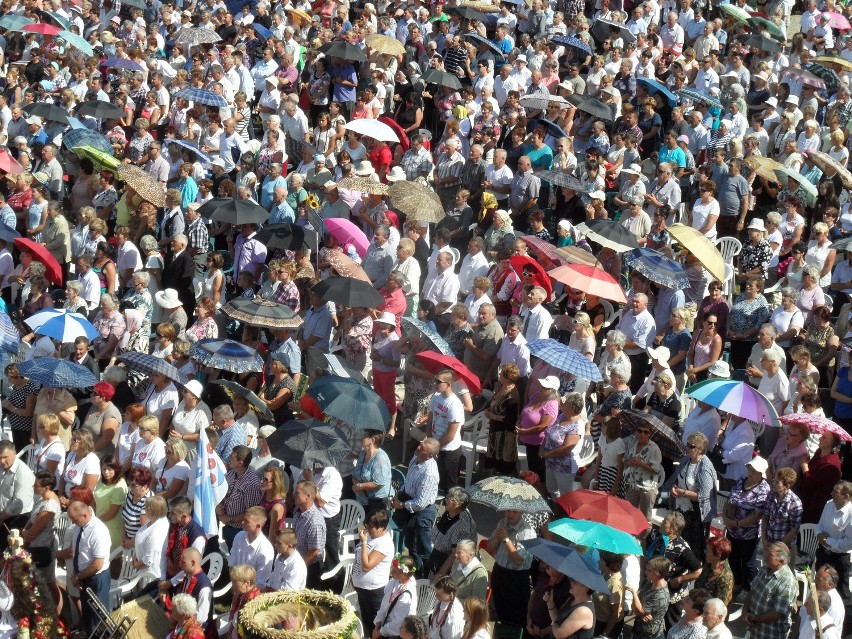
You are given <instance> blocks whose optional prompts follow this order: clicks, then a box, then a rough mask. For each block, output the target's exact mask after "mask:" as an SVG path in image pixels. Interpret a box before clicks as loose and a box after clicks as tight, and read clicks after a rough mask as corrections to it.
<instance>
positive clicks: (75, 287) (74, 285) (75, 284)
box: [65, 280, 83, 295]
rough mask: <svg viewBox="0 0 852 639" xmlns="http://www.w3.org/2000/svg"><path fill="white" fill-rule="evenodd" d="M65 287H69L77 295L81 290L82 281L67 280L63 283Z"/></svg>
mask: <svg viewBox="0 0 852 639" xmlns="http://www.w3.org/2000/svg"><path fill="white" fill-rule="evenodd" d="M65 288H70V289H71V290H72V291H74V292H75V293H76V294H77V295H80V294H81V293H82V292H83V283H82V282H81V281H80V280H68V281H67V282H66V283H65Z"/></svg>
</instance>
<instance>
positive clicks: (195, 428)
mask: <svg viewBox="0 0 852 639" xmlns="http://www.w3.org/2000/svg"><path fill="white" fill-rule="evenodd" d="M203 390H204V387H203V386H202V385H201V382H199V381H198V380H194V379H192V380H190V381H189V382H187V383H186V384H185V385H184V387H183V388H182V389H181V400H180V403H179V404H178V405H177V408H175V412H174V415H173V417H172V423H171V427H170V429H169V438H170V439H177V440H180V441H183V442H190V444H189V445H188V447H189V448H190V449H191V450H193V451H194V450H195V442H197V441H198V434H199V433H200V432H201V430H202V429H204V428H207V427H208V426H210V422H211V419H212V413H211V412H210V408H209V407H208V406H207V404H205V403H204V402H202V401H201V394H202V393H203ZM184 445H185V446H186V445H187V444H184ZM194 458H195V457H194V455H192V459H194Z"/></svg>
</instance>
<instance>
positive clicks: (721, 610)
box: [704, 597, 728, 621]
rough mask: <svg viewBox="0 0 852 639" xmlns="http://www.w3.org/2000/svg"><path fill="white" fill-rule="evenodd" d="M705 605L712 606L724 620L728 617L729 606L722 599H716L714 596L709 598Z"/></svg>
mask: <svg viewBox="0 0 852 639" xmlns="http://www.w3.org/2000/svg"><path fill="white" fill-rule="evenodd" d="M704 606H705V607H707V606H710V608H711V609H712V610H713V612H715V613H716V614H717V615H718V616H719V617H721V618H722V620H723V621H724V620H725V619H726V618H727V617H728V607H727V606H726V605H725V602H724V601H722V600H721V599H716V598H715V597H713V598H712V599H708V600H707V601H706V602H705V603H704Z"/></svg>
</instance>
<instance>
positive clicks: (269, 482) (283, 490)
mask: <svg viewBox="0 0 852 639" xmlns="http://www.w3.org/2000/svg"><path fill="white" fill-rule="evenodd" d="M264 439H265V438H264ZM260 489H261V491H262V492H261V496H260V505H261V507H262V508H263V510H265V511H266V523H264V524H263V534H264V535H266V536H267V537H269V538H270V539H275V533H277V532H278V531H280V530H284V529H285V528H286V527H287V521H286V517H287V480H286V478H285V477H284V472H283V471H282V470H281V469H280V468H278V467H277V466H274V465H272V464H269V465H268V466H266V468H264V469H263V472H262V473H261V478H260Z"/></svg>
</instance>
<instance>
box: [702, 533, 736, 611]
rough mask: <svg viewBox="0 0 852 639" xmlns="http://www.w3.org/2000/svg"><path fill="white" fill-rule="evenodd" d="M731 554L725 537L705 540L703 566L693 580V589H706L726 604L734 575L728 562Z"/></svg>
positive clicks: (729, 598)
mask: <svg viewBox="0 0 852 639" xmlns="http://www.w3.org/2000/svg"><path fill="white" fill-rule="evenodd" d="M730 556H731V540H730V539H727V538H725V537H713V538H711V539H710V540H709V541H708V542H707V549H706V550H705V552H704V559H705V563H704V567H703V568H702V569H701V576H700V577H698V579H696V580H695V589H696V590H698V589H699V588H700V589H703V590H706V591H707V592H708V593H709V595H710V596H711V597H716V598H717V599H720V600H721V601H722V603H724V604H725V605H728V604H729V603H731V599H732V598H733V595H734V575H733V572H731V566H730V565H729V564H728V557H730Z"/></svg>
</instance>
